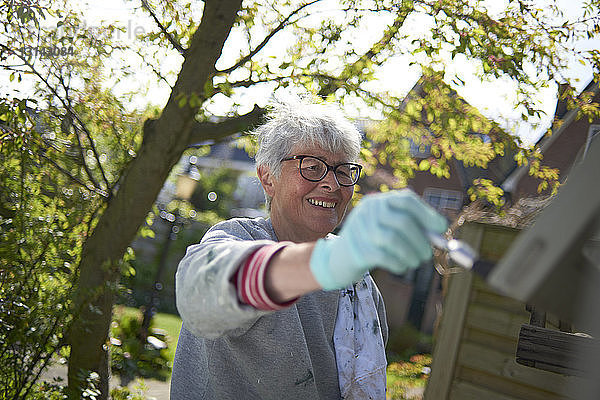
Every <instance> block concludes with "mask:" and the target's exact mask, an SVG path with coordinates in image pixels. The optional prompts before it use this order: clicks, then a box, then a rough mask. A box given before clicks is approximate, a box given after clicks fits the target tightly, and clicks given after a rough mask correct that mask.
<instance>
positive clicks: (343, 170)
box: [300, 157, 360, 186]
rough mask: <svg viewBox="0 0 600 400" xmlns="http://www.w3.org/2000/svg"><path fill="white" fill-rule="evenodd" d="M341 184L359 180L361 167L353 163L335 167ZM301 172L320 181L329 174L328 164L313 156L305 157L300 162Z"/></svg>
mask: <svg viewBox="0 0 600 400" xmlns="http://www.w3.org/2000/svg"><path fill="white" fill-rule="evenodd" d="M334 172H335V177H336V178H337V180H338V182H339V184H340V185H346V186H350V185H353V184H355V183H356V181H358V175H359V173H360V169H359V168H358V167H357V166H356V165H353V164H340V165H338V166H336V167H335V168H334ZM300 173H301V174H302V176H303V177H304V178H305V179H308V180H310V181H320V180H321V179H323V178H324V177H325V175H326V174H327V165H326V164H325V163H324V162H323V161H321V160H319V159H317V158H313V157H304V158H303V159H302V160H301V162H300Z"/></svg>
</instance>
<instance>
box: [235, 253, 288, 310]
mask: <svg viewBox="0 0 600 400" xmlns="http://www.w3.org/2000/svg"><path fill="white" fill-rule="evenodd" d="M289 244H290V242H279V243H276V244H272V245H266V246H263V247H261V248H259V249H258V250H257V251H255V252H254V253H252V254H251V255H250V256H249V257H248V258H246V261H245V262H244V264H243V265H242V266H241V267H240V268H239V269H238V271H237V276H235V277H234V278H235V283H236V288H237V294H238V298H239V299H240V301H241V302H242V303H246V304H249V305H251V306H253V307H254V308H257V309H259V310H265V311H277V310H281V309H284V308H286V307H289V306H291V305H292V304H294V303H295V302H296V300H298V299H292V300H290V301H287V302H285V303H276V302H274V301H273V300H272V299H271V297H269V295H268V294H267V291H266V290H265V271H266V269H267V267H268V265H269V261H271V258H272V257H273V256H274V255H275V254H276V253H277V252H278V251H279V250H281V249H283V248H284V247H285V246H287V245H289Z"/></svg>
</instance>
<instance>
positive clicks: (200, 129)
mask: <svg viewBox="0 0 600 400" xmlns="http://www.w3.org/2000/svg"><path fill="white" fill-rule="evenodd" d="M264 115H265V110H264V109H262V108H260V107H258V106H256V105H255V106H254V109H253V110H252V111H250V112H249V113H248V114H244V115H239V116H237V117H231V118H228V119H226V120H223V121H221V122H198V123H197V124H196V125H195V126H194V127H192V129H191V134H190V142H189V144H190V145H193V144H196V143H199V142H202V141H204V140H206V139H212V140H216V141H218V140H220V139H223V138H225V137H227V136H230V135H233V134H235V133H238V132H242V131H245V130H247V129H248V128H250V127H252V126H255V125H258V124H259V123H260V122H261V120H262V118H263V116H264Z"/></svg>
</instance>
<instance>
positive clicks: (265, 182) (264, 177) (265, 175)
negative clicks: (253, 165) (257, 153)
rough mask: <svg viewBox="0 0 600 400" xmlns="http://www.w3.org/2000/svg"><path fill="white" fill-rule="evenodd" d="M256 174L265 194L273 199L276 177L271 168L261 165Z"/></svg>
mask: <svg viewBox="0 0 600 400" xmlns="http://www.w3.org/2000/svg"><path fill="white" fill-rule="evenodd" d="M256 173H257V175H258V179H259V180H260V184H261V185H262V187H263V189H264V190H265V192H266V193H267V194H268V195H269V196H271V197H273V194H274V193H275V177H274V176H273V174H272V173H271V171H270V170H269V168H267V166H265V165H259V166H258V169H257V170H256Z"/></svg>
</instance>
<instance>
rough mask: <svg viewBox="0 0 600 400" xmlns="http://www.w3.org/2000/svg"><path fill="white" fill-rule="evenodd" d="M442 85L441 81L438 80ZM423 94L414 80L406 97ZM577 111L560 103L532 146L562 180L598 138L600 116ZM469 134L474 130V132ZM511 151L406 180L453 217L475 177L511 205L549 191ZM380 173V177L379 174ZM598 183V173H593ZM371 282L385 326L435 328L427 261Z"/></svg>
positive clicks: (435, 303)
mask: <svg viewBox="0 0 600 400" xmlns="http://www.w3.org/2000/svg"><path fill="white" fill-rule="evenodd" d="M441 84H443V83H441ZM585 92H588V93H591V94H592V97H593V98H592V101H593V102H596V103H600V91H599V90H598V84H597V83H594V82H593V81H592V82H590V84H589V85H588V86H587V87H586V88H585V89H584V90H583V92H582V95H583V93H585ZM422 93H423V85H421V83H420V82H418V83H417V84H416V85H415V87H414V88H413V89H412V91H411V93H410V94H409V95H408V96H407V98H410V97H411V96H418V95H420V94H422ZM580 96H581V95H580ZM577 113H578V109H574V110H570V111H568V110H567V107H566V104H565V103H564V101H559V102H558V103H557V106H556V112H555V118H554V124H553V126H552V135H551V136H548V137H542V138H541V139H540V140H539V141H538V143H537V145H538V146H539V147H540V148H541V151H542V154H543V156H544V158H543V164H544V165H547V166H549V167H551V168H558V169H559V171H560V176H561V180H564V179H565V177H566V176H567V175H568V172H569V171H570V169H571V168H572V166H573V165H574V164H576V163H577V162H578V161H579V160H580V159H581V158H582V156H583V155H584V154H585V152H586V151H587V148H588V147H589V144H590V143H591V141H593V140H599V139H598V137H599V136H600V135H599V134H598V132H600V119H596V120H594V121H591V122H590V121H588V120H587V118H584V119H576V116H577ZM473 134H478V133H477V132H473ZM514 154H515V153H514V151H508V152H506V154H505V155H504V156H503V157H497V158H496V159H494V160H493V161H492V162H490V163H489V165H488V168H486V169H481V168H476V167H469V166H466V165H464V164H463V163H462V162H460V161H457V160H452V161H451V162H450V165H449V167H450V178H449V179H445V178H437V177H436V176H434V175H432V174H430V173H428V172H416V173H415V175H414V177H413V178H411V179H410V180H409V181H408V187H409V188H411V189H412V190H414V191H415V192H416V193H417V194H419V195H420V196H421V197H422V198H423V199H424V200H425V201H427V202H428V203H429V204H430V205H432V206H433V207H434V208H436V209H437V210H438V211H440V212H441V213H442V214H444V215H446V216H447V217H448V218H449V220H451V221H453V220H454V219H455V218H456V217H457V216H458V214H459V213H460V210H461V209H462V208H463V206H465V205H466V204H467V203H468V202H469V198H468V194H467V190H468V188H469V187H470V186H471V185H472V183H473V180H474V179H476V178H485V179H489V180H491V181H493V182H494V183H495V184H496V185H498V186H500V187H502V189H503V190H504V191H505V197H506V200H507V203H508V205H510V204H516V203H517V201H518V200H519V199H521V198H531V197H538V196H542V195H548V194H549V189H548V190H546V191H542V192H541V193H538V190H537V189H538V185H539V183H540V181H539V179H537V178H533V177H532V176H530V175H529V174H528V167H527V166H522V167H519V166H517V163H516V162H515V160H514V158H513V157H514ZM411 156H413V157H415V158H416V159H417V160H419V159H425V158H427V157H429V156H430V154H429V153H428V149H427V148H423V147H422V146H421V147H419V146H416V145H411ZM379 176H380V179H382V180H383V181H385V179H386V178H387V179H391V178H390V177H391V174H389V173H388V174H387V177H386V172H385V171H383V172H381V171H380V172H379ZM381 176H383V178H381ZM598 181H599V182H600V171H598ZM376 280H377V282H378V285H379V287H380V289H381V291H382V293H383V296H384V298H386V305H387V308H388V318H389V320H390V321H389V322H390V327H391V328H392V329H393V328H396V327H400V326H402V325H403V324H405V323H406V322H409V323H411V324H412V325H413V326H415V327H416V328H418V329H419V330H421V331H423V332H425V333H431V332H433V330H434V326H435V322H436V320H437V318H438V315H439V313H440V311H441V306H442V287H441V283H442V282H441V276H440V275H439V274H438V273H436V272H435V268H434V267H433V266H432V265H425V266H422V267H420V268H419V269H417V270H414V271H411V272H410V273H408V274H405V275H402V276H394V275H391V274H388V273H386V272H383V271H378V272H377V274H376Z"/></svg>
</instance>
